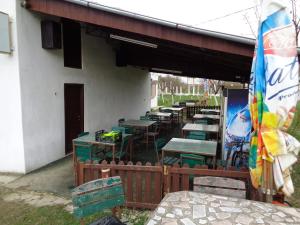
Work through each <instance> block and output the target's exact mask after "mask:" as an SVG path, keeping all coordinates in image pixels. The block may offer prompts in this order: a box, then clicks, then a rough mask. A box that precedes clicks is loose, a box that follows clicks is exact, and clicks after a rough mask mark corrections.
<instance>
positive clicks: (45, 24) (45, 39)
mask: <svg viewBox="0 0 300 225" xmlns="http://www.w3.org/2000/svg"><path fill="white" fill-rule="evenodd" d="M41 32H42V47H43V48H44V49H61V25H60V23H57V22H54V21H49V20H44V21H42V22H41Z"/></svg>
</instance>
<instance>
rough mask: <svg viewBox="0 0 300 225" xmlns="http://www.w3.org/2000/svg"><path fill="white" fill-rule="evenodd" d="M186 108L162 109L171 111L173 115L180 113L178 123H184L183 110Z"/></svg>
mask: <svg viewBox="0 0 300 225" xmlns="http://www.w3.org/2000/svg"><path fill="white" fill-rule="evenodd" d="M184 108H185V107H162V108H161V109H162V110H171V111H172V112H173V113H178V123H179V121H181V123H182V122H183V110H184Z"/></svg>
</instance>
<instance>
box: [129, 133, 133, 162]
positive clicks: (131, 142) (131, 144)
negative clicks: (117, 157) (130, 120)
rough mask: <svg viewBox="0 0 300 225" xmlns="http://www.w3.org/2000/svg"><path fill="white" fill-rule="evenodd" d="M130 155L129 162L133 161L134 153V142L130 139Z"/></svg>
mask: <svg viewBox="0 0 300 225" xmlns="http://www.w3.org/2000/svg"><path fill="white" fill-rule="evenodd" d="M129 151H130V154H129V160H130V161H132V152H133V140H132V138H130V150H129Z"/></svg>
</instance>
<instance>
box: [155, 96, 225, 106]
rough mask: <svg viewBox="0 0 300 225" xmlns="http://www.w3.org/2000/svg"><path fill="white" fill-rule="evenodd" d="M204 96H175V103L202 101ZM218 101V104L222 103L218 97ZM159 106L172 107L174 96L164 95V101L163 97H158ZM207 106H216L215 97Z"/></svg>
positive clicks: (211, 98)
mask: <svg viewBox="0 0 300 225" xmlns="http://www.w3.org/2000/svg"><path fill="white" fill-rule="evenodd" d="M201 99H202V96H193V95H183V96H179V95H174V103H175V102H185V101H187V100H201ZM217 101H218V103H219V102H220V98H219V97H217ZM158 105H159V106H166V107H170V106H172V95H164V101H163V98H162V96H161V95H160V96H158ZM207 105H215V100H214V97H210V99H209V101H208V103H207Z"/></svg>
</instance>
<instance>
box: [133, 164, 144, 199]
mask: <svg viewBox="0 0 300 225" xmlns="http://www.w3.org/2000/svg"><path fill="white" fill-rule="evenodd" d="M136 165H138V166H142V163H141V162H137V164H136ZM135 176H136V180H135V188H136V201H137V202H142V190H143V189H142V186H143V183H142V173H140V172H136V174H135Z"/></svg>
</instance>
